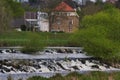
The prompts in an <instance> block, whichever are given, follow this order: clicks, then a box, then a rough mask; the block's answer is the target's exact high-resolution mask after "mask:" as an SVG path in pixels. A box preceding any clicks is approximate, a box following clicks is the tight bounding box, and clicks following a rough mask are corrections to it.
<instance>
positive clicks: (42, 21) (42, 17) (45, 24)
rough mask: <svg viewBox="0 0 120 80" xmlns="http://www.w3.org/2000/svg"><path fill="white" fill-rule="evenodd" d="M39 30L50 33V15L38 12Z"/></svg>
mask: <svg viewBox="0 0 120 80" xmlns="http://www.w3.org/2000/svg"><path fill="white" fill-rule="evenodd" d="M37 20H38V21H37V24H38V28H39V30H40V31H42V32H49V19H48V14H47V13H45V12H37Z"/></svg>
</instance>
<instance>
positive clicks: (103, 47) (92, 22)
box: [70, 7, 120, 60]
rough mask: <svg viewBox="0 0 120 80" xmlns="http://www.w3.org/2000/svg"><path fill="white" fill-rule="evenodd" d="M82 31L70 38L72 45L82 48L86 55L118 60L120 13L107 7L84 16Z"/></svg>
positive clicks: (119, 51)
mask: <svg viewBox="0 0 120 80" xmlns="http://www.w3.org/2000/svg"><path fill="white" fill-rule="evenodd" d="M81 25H82V29H81V30H79V31H77V32H76V33H75V34H74V35H73V36H71V38H70V41H71V44H72V45H78V46H83V47H84V48H85V50H86V51H87V52H88V54H91V55H94V56H97V57H101V58H103V59H111V60H120V46H119V45H120V42H119V41H120V38H119V37H120V34H119V31H120V11H119V10H118V9H116V8H114V7H109V8H107V9H105V10H104V11H101V12H99V13H97V14H94V15H88V16H85V17H84V18H83V20H82V22H81Z"/></svg>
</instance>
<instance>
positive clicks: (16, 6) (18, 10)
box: [5, 0, 24, 18]
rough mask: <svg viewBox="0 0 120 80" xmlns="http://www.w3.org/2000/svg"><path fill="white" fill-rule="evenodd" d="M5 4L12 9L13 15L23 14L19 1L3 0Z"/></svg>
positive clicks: (19, 15)
mask: <svg viewBox="0 0 120 80" xmlns="http://www.w3.org/2000/svg"><path fill="white" fill-rule="evenodd" d="M5 1H6V5H8V6H9V7H10V9H11V11H12V14H13V17H15V18H16V17H21V16H23V15H24V9H23V8H22V5H21V3H18V2H16V1H13V0H5Z"/></svg>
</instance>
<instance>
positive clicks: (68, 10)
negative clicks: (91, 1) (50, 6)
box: [54, 2, 75, 12]
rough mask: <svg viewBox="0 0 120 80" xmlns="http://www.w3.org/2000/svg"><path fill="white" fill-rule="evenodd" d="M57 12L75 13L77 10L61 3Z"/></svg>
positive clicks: (56, 9)
mask: <svg viewBox="0 0 120 80" xmlns="http://www.w3.org/2000/svg"><path fill="white" fill-rule="evenodd" d="M54 10H55V11H64V12H74V11H75V10H74V9H73V8H72V7H71V6H69V5H68V4H67V3H65V2H61V3H60V4H59V5H58V6H57V7H56V8H55V9H54Z"/></svg>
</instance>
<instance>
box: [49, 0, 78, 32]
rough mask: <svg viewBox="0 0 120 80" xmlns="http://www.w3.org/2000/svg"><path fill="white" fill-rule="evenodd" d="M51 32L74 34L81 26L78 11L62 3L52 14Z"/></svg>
mask: <svg viewBox="0 0 120 80" xmlns="http://www.w3.org/2000/svg"><path fill="white" fill-rule="evenodd" d="M51 15H52V18H51V19H50V21H51V26H50V31H58V32H59V31H62V32H68V33H70V32H74V31H75V30H77V29H78V26H79V16H78V15H77V13H76V10H75V9H74V8H72V7H71V6H69V5H68V4H67V3H65V2H61V3H60V4H59V5H58V6H57V7H56V8H55V9H54V10H53V12H52V14H51Z"/></svg>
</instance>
